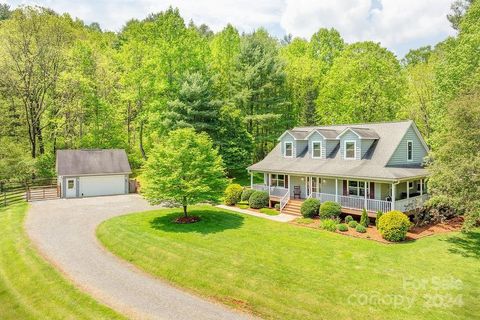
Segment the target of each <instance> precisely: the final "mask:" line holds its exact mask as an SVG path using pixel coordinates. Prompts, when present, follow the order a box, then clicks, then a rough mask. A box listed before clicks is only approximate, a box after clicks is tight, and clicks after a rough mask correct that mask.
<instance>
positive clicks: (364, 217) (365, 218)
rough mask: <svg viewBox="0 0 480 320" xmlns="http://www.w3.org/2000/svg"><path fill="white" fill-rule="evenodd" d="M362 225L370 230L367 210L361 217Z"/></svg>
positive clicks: (364, 210)
mask: <svg viewBox="0 0 480 320" xmlns="http://www.w3.org/2000/svg"><path fill="white" fill-rule="evenodd" d="M360 224H361V225H362V226H364V227H365V228H368V225H369V224H370V218H369V217H368V213H367V210H366V209H365V208H364V209H363V211H362V216H361V217H360Z"/></svg>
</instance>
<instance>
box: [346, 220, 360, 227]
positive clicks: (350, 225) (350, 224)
mask: <svg viewBox="0 0 480 320" xmlns="http://www.w3.org/2000/svg"><path fill="white" fill-rule="evenodd" d="M357 225H358V222H357V221H355V220H352V221H350V222H349V223H348V226H349V227H350V228H355V227H356V226H357Z"/></svg>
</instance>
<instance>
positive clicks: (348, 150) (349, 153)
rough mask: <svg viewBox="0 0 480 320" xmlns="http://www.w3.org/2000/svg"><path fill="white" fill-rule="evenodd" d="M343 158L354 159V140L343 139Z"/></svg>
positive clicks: (355, 146)
mask: <svg viewBox="0 0 480 320" xmlns="http://www.w3.org/2000/svg"><path fill="white" fill-rule="evenodd" d="M344 149H345V150H344V158H345V159H355V158H356V153H357V151H356V150H357V142H356V141H345V148H344Z"/></svg>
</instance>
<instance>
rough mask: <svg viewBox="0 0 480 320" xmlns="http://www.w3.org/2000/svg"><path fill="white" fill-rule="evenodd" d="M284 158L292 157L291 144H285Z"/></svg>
mask: <svg viewBox="0 0 480 320" xmlns="http://www.w3.org/2000/svg"><path fill="white" fill-rule="evenodd" d="M285 157H288V158H291V157H293V143H292V142H285Z"/></svg>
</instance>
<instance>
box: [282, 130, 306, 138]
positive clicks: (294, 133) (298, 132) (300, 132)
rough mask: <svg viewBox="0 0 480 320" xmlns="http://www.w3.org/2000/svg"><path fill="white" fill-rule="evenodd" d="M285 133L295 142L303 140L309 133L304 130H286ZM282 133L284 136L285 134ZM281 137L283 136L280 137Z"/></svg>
mask: <svg viewBox="0 0 480 320" xmlns="http://www.w3.org/2000/svg"><path fill="white" fill-rule="evenodd" d="M285 133H289V134H290V135H291V136H292V137H293V138H295V140H303V139H305V138H306V137H307V135H308V134H309V133H310V131H305V130H287V131H286V132H285ZM285 133H284V134H285ZM282 136H283V135H282ZM280 138H281V137H280Z"/></svg>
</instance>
